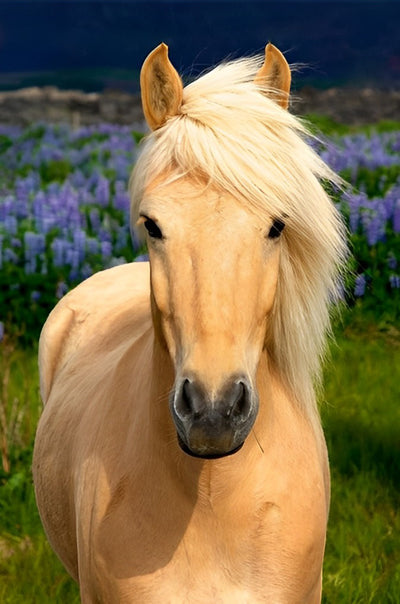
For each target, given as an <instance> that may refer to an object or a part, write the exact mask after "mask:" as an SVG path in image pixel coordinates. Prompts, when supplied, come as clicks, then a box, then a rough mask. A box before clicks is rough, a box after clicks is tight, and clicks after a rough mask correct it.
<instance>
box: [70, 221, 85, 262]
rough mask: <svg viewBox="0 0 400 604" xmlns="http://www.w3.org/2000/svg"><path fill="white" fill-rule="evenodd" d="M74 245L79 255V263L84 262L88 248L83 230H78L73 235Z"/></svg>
mask: <svg viewBox="0 0 400 604" xmlns="http://www.w3.org/2000/svg"><path fill="white" fill-rule="evenodd" d="M73 245H74V248H75V250H76V251H77V252H78V254H79V262H83V259H84V257H85V248H86V233H85V231H83V230H82V229H77V230H76V231H74V234H73Z"/></svg>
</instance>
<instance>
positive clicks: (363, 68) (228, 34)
mask: <svg viewBox="0 0 400 604" xmlns="http://www.w3.org/2000/svg"><path fill="white" fill-rule="evenodd" d="M269 40H271V41H272V42H273V43H274V44H276V45H277V46H278V47H279V48H281V50H283V51H284V52H285V54H286V57H287V59H288V60H289V62H291V63H296V62H300V63H306V64H307V66H308V67H307V69H303V71H302V78H303V80H304V82H305V83H307V79H310V78H311V80H320V81H321V85H323V84H324V80H325V82H326V84H328V85H329V84H331V83H335V82H338V83H341V82H340V81H341V80H342V81H345V82H347V83H357V82H358V81H362V82H364V83H365V82H367V83H368V82H369V81H371V83H374V84H375V85H376V84H377V83H378V84H380V85H381V86H386V85H390V86H396V87H400V4H399V3H398V2H394V1H392V2H378V1H375V2H367V1H361V0H360V1H358V2H344V1H342V2H340V1H339V2H331V1H329V0H326V1H322V0H320V1H318V2H317V1H311V0H309V1H304V0H297V1H289V0H283V1H282V0H281V1H280V2H266V1H261V0H259V1H258V2H257V1H254V0H249V1H240V0H236V1H232V0H231V1H229V0H220V1H219V2H215V1H214V2H204V1H203V2H201V1H199V0H191V1H190V0H185V1H183V0H181V1H175V2H168V1H162V0H159V1H158V2H153V1H146V2H144V1H142V2H139V1H137V0H136V1H135V0H130V1H129V0H125V1H124V2H121V1H118V0H109V1H108V2H104V1H103V2H99V1H97V0H89V1H85V2H75V1H73V0H65V1H62V0H47V2H46V1H43V0H32V1H31V2H27V1H22V0H13V1H10V2H4V1H3V2H1V1H0V83H1V79H2V78H3V79H4V78H5V79H6V80H7V77H6V76H7V74H10V73H16V72H18V73H21V72H22V73H24V74H26V73H27V72H28V73H29V72H32V73H33V72H41V71H52V72H60V71H63V70H64V71H65V70H81V69H86V70H87V69H89V70H90V69H100V70H101V69H108V70H117V69H119V70H131V71H132V77H133V78H137V72H138V69H139V68H140V65H141V63H142V61H143V59H144V58H145V56H146V54H147V53H148V52H149V51H150V50H151V49H152V48H153V47H155V46H156V45H157V44H159V43H160V42H161V41H164V42H166V43H167V44H169V46H170V54H171V58H172V60H173V62H174V64H175V65H176V67H178V68H179V69H180V70H181V71H184V72H186V74H188V75H190V74H196V73H197V72H199V71H201V70H203V69H204V68H205V67H208V66H210V65H212V64H215V63H216V62H218V61H220V60H222V59H224V58H226V57H227V56H228V55H233V56H240V55H242V54H249V53H253V52H260V51H261V50H262V49H263V46H264V45H265V43H266V42H267V41H269ZM57 77H58V76H57V75H55V76H54V78H57ZM10 81H11V80H10ZM54 83H57V82H54Z"/></svg>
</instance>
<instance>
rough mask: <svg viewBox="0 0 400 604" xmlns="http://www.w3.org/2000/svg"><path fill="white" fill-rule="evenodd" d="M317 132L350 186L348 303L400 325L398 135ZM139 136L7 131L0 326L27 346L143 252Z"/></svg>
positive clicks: (390, 127)
mask: <svg viewBox="0 0 400 604" xmlns="http://www.w3.org/2000/svg"><path fill="white" fill-rule="evenodd" d="M314 122H317V120H315V119H314ZM317 125H319V126H322V127H325V129H328V130H330V131H331V134H330V136H329V137H328V136H326V135H320V137H319V140H318V142H315V143H314V144H315V145H316V146H317V150H318V152H319V153H320V154H321V156H322V157H323V159H324V160H325V161H326V162H327V163H328V164H329V165H330V166H331V167H332V168H333V169H334V170H335V171H337V172H339V173H340V174H341V175H342V176H343V178H344V179H345V180H347V181H348V182H349V183H350V186H349V187H348V188H347V189H346V190H345V191H344V192H342V193H336V199H337V203H338V206H339V208H340V210H341V212H342V213H343V215H344V217H345V219H346V222H347V225H348V228H349V235H350V243H351V247H352V252H353V255H354V259H353V261H352V264H351V268H352V270H353V272H354V278H353V282H352V284H351V286H350V291H349V290H348V291H347V294H346V296H347V302H349V303H350V304H361V303H362V304H363V305H364V306H366V307H368V306H369V307H372V308H375V309H376V310H377V312H383V309H385V312H386V313H392V316H393V317H395V318H396V317H397V316H398V314H397V313H398V309H399V307H400V306H399V305H400V269H399V262H400V247H399V246H400V243H399V236H398V235H399V232H400V130H399V129H397V130H396V129H394V128H395V127H396V123H385V124H383V125H382V126H381V127H380V128H379V129H378V130H371V129H369V130H368V131H366V132H349V131H346V127H345V126H343V127H341V128H339V127H337V126H338V125H335V123H333V122H332V121H329V120H328V121H327V119H325V120H324V121H321V120H320V121H319V124H318V122H317ZM332 131H333V133H332ZM338 132H339V134H338ZM142 136H143V135H142V134H141V133H138V132H133V131H131V130H130V129H129V128H128V127H126V126H116V125H110V124H103V125H100V126H91V127H84V128H80V129H79V130H76V131H74V130H72V129H70V128H69V127H67V126H59V125H58V126H54V125H48V124H34V125H32V126H31V127H30V128H27V129H25V130H22V129H20V128H17V127H11V126H2V127H0V157H1V165H0V271H1V272H0V321H1V322H2V323H3V324H4V325H5V326H6V331H7V332H9V333H12V334H14V335H18V336H19V338H20V341H25V342H31V341H33V340H36V339H37V337H38V334H39V330H40V327H41V325H42V324H43V322H44V320H45V318H46V316H47V314H48V312H49V311H50V309H51V308H52V307H53V306H54V304H55V303H56V301H57V300H58V299H59V298H60V297H61V296H62V295H63V294H64V293H65V292H66V291H68V289H70V288H71V287H73V286H74V285H76V284H77V283H78V282H79V281H81V280H82V279H85V278H87V277H88V276H90V275H91V274H92V273H93V272H95V271H98V270H100V269H102V268H107V267H110V266H113V265H115V264H119V263H122V262H129V261H132V260H133V259H134V258H135V256H137V255H138V254H139V253H140V252H141V250H140V249H139V244H138V242H137V241H136V240H135V239H133V241H132V240H131V234H130V225H129V198H128V192H127V182H128V178H129V173H130V170H131V168H132V165H133V163H134V160H135V157H136V154H137V151H138V144H139V142H140V139H141V138H142ZM316 228H317V225H316ZM132 244H133V245H132ZM347 285H348V284H347Z"/></svg>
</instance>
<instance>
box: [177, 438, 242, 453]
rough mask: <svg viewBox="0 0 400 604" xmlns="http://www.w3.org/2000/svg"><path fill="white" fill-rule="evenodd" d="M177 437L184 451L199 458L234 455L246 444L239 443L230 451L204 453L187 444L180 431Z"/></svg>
mask: <svg viewBox="0 0 400 604" xmlns="http://www.w3.org/2000/svg"><path fill="white" fill-rule="evenodd" d="M177 437H178V443H179V446H180V448H181V449H182V451H183V452H184V453H186V454H187V455H190V456H191V457H196V458H197V459H220V458H221V457H229V455H234V454H235V453H237V452H238V451H239V450H240V449H241V448H242V447H243V444H244V443H243V442H242V443H240V445H238V446H237V447H235V448H234V449H231V450H230V451H223V452H215V453H214V452H206V451H205V452H204V453H200V452H198V451H192V449H190V448H189V447H188V446H187V444H186V443H185V442H184V441H183V440H182V438H181V436H180V435H179V433H177Z"/></svg>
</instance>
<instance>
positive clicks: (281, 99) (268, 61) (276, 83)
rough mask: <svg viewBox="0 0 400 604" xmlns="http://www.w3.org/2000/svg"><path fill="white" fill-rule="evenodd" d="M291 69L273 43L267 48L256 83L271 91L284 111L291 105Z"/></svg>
mask: <svg viewBox="0 0 400 604" xmlns="http://www.w3.org/2000/svg"><path fill="white" fill-rule="evenodd" d="M291 79H292V76H291V73H290V67H289V65H288V63H287V61H286V59H285V57H284V56H283V54H282V53H281V51H280V50H278V49H277V48H276V46H274V45H273V44H271V42H270V43H269V44H267V46H266V47H265V59H264V63H263V65H262V67H261V68H260V69H259V70H258V72H257V74H256V77H255V78H254V81H255V83H256V84H260V85H261V86H266V87H267V88H269V89H271V91H272V93H273V99H274V100H276V101H277V103H279V105H280V106H281V107H283V108H284V109H287V108H288V105H289V93H290V82H291Z"/></svg>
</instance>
